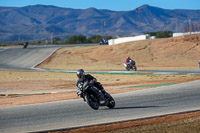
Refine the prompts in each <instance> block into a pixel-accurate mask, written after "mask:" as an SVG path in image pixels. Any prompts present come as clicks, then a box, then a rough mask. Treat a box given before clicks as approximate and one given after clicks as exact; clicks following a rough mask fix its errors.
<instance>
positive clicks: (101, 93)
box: [76, 69, 105, 100]
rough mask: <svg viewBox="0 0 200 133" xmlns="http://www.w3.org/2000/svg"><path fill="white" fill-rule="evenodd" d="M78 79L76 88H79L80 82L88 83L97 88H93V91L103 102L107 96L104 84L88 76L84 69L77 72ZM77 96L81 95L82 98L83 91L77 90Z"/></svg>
mask: <svg viewBox="0 0 200 133" xmlns="http://www.w3.org/2000/svg"><path fill="white" fill-rule="evenodd" d="M77 77H78V81H77V83H76V86H77V87H78V84H79V82H86V81H87V82H88V83H89V84H90V85H91V86H95V87H91V89H93V91H94V92H95V93H96V94H98V95H99V97H100V99H101V100H102V99H103V98H104V96H105V90H104V88H103V86H102V84H101V83H100V82H97V79H96V78H94V77H93V76H92V75H90V74H86V75H85V72H84V70H83V69H79V70H78V71H77ZM77 94H78V95H80V96H81V97H82V92H81V90H80V89H79V88H78V89H77Z"/></svg>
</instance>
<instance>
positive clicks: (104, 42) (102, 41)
mask: <svg viewBox="0 0 200 133" xmlns="http://www.w3.org/2000/svg"><path fill="white" fill-rule="evenodd" d="M99 44H100V45H108V40H105V39H103V40H101V41H100V42H99Z"/></svg>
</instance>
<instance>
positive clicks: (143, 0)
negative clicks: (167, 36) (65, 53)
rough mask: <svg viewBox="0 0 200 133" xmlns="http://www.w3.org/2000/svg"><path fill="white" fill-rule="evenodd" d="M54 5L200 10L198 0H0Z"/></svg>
mask: <svg viewBox="0 0 200 133" xmlns="http://www.w3.org/2000/svg"><path fill="white" fill-rule="evenodd" d="M36 4H42V5H54V6H58V7H66V8H74V9H87V8H90V7H94V8H97V9H109V10H115V11H128V10H133V9H135V8H137V7H139V6H141V5H144V4H148V5H151V6H156V7H161V8H164V9H200V0H0V6H9V7H22V6H27V5H36Z"/></svg>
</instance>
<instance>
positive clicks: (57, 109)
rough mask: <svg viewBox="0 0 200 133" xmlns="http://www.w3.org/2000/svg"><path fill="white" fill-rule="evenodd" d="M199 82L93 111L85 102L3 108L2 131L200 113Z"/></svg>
mask: <svg viewBox="0 0 200 133" xmlns="http://www.w3.org/2000/svg"><path fill="white" fill-rule="evenodd" d="M199 86H200V81H193V82H189V83H181V84H177V85H172V86H167V87H158V88H154V89H149V90H141V91H135V92H129V93H122V94H116V95H113V97H114V99H115V100H116V103H117V104H116V107H115V108H114V109H108V108H107V107H100V109H99V110H92V109H91V108H90V107H89V106H88V105H87V104H86V103H84V102H83V100H82V99H78V100H68V101H60V102H53V103H44V104H37V105H26V106H17V107H8V108H0V132H1V133H2V132H9V133H12V132H33V131H44V130H54V129H63V128H73V127H80V126H88V125H95V124H103V123H110V122H116V121H126V120H135V119H141V118H148V117H154V116H162V115H166V114H173V113H178V112H187V111H193V110H200V103H199V101H200V97H199V95H200V88H199Z"/></svg>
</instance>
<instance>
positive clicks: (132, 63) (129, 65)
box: [124, 60, 137, 71]
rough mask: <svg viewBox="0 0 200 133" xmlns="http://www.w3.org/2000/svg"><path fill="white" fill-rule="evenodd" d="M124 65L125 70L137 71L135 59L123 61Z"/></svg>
mask: <svg viewBox="0 0 200 133" xmlns="http://www.w3.org/2000/svg"><path fill="white" fill-rule="evenodd" d="M124 66H125V68H126V70H127V71H130V70H133V71H137V67H136V64H135V61H133V60H130V61H129V63H126V62H125V63H124Z"/></svg>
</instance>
